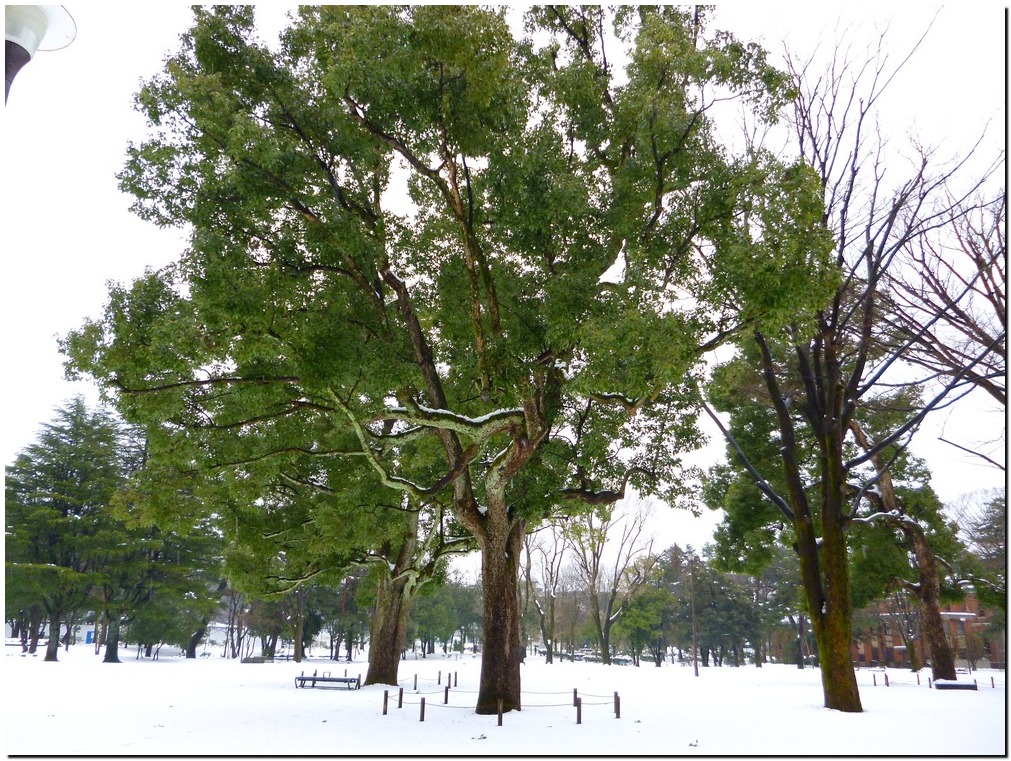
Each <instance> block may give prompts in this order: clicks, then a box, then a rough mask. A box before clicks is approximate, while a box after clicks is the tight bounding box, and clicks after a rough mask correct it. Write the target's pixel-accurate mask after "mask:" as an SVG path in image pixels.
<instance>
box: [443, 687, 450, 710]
mask: <svg viewBox="0 0 1011 761" xmlns="http://www.w3.org/2000/svg"><path fill="white" fill-rule="evenodd" d="M442 704H443V705H449V685H448V684H447V685H446V696H445V697H444V698H443V700H442Z"/></svg>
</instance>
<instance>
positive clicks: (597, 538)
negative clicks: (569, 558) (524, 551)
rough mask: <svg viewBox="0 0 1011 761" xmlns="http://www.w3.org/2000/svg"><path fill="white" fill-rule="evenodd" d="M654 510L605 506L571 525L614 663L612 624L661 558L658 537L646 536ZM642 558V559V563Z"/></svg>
mask: <svg viewBox="0 0 1011 761" xmlns="http://www.w3.org/2000/svg"><path fill="white" fill-rule="evenodd" d="M651 512H652V508H651V506H649V505H645V504H643V503H641V502H637V503H636V504H635V507H634V511H630V512H628V513H618V514H614V513H613V512H612V511H611V510H610V509H601V510H597V511H595V512H593V513H588V514H586V515H583V516H580V517H578V518H576V519H574V520H573V521H571V522H570V523H569V524H568V525H567V526H566V538H567V541H568V545H569V547H571V549H572V555H573V557H574V559H575V566H576V569H577V571H578V573H579V575H580V577H581V579H582V582H583V586H584V589H585V591H586V597H587V599H588V601H589V604H590V622H591V624H592V625H593V628H594V630H595V631H596V635H597V642H598V644H599V645H600V659H601V661H602V662H603V663H605V664H609V663H610V662H611V652H610V650H611V627H612V626H613V624H614V622H615V621H617V620H618V617H619V616H621V614H622V612H623V610H624V607H625V604H626V603H627V602H628V599H629V598H630V597H631V596H632V594H633V593H634V592H635V591H636V590H637V589H638V588H639V587H641V586H642V585H643V584H644V583H645V581H646V579H647V577H648V575H649V571H650V569H651V568H652V567H653V565H654V564H655V562H656V557H655V556H654V555H653V553H652V549H653V539H652V537H647V536H644V531H645V528H646V525H647V523H648V521H649V517H650V514H651ZM618 531H620V535H616V534H617V532H618ZM640 561H643V562H640Z"/></svg>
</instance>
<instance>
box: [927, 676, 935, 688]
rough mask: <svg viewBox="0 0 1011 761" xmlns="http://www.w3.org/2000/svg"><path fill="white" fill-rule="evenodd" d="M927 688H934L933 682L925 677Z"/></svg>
mask: <svg viewBox="0 0 1011 761" xmlns="http://www.w3.org/2000/svg"><path fill="white" fill-rule="evenodd" d="M927 686H928V687H930V688H931V689H933V688H934V681H933V680H932V679H931V678H930V677H929V676H928V677H927Z"/></svg>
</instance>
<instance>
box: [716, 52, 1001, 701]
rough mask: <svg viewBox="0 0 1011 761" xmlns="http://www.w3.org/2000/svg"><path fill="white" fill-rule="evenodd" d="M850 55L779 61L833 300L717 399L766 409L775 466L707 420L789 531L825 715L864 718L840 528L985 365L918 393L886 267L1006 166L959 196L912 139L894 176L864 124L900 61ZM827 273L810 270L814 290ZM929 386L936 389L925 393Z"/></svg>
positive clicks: (759, 344) (776, 337) (761, 353)
mask: <svg viewBox="0 0 1011 761" xmlns="http://www.w3.org/2000/svg"><path fill="white" fill-rule="evenodd" d="M843 50H844V48H843V47H842V45H841V44H838V45H837V46H836V48H835V49H834V51H833V53H832V54H831V60H830V61H829V62H828V65H827V66H824V67H823V66H822V65H821V64H819V63H816V59H815V57H813V56H812V57H811V58H808V59H806V60H805V59H799V58H797V57H796V56H792V55H788V57H787V65H788V69H789V71H790V72H791V74H792V76H793V78H794V81H795V84H796V86H797V89H798V92H799V96H798V99H797V100H796V103H795V110H794V113H793V116H792V120H791V121H792V125H793V127H794V131H795V146H796V150H797V151H799V153H800V154H801V156H802V157H803V159H804V163H805V164H806V165H807V166H809V167H811V168H812V169H813V170H814V171H815V172H817V174H818V176H819V178H820V180H821V184H822V188H823V199H824V207H825V208H824V223H825V225H826V227H827V228H828V229H829V230H830V231H831V232H832V235H833V237H834V242H835V274H834V278H835V282H834V285H833V289H832V293H831V295H830V297H829V298H828V299H827V301H826V303H825V305H824V307H822V308H821V309H819V310H817V311H816V312H814V313H813V314H811V315H810V317H809V319H808V320H807V321H805V322H799V321H798V322H797V323H795V324H794V325H793V326H792V327H790V328H788V329H786V330H783V331H780V332H771V331H762V330H756V331H754V333H753V335H752V338H753V342H742V343H741V344H740V348H741V351H742V354H741V356H740V357H739V358H738V359H737V360H736V366H737V367H738V368H740V373H739V375H740V376H741V377H746V378H747V380H746V381H745V382H743V383H739V384H738V390H737V391H736V392H730V393H727V392H724V398H723V400H722V402H721V403H722V405H723V409H725V410H726V411H733V410H742V409H744V407H745V405H750V409H752V410H753V411H754V410H755V409H756V407H758V408H761V407H764V408H765V410H766V414H767V417H766V418H765V419H766V421H767V423H768V425H769V426H770V428H769V433H770V437H766V440H765V441H759V442H757V443H756V442H755V441H754V439H753V440H752V447H753V449H754V450H756V451H752V452H751V454H752V455H757V454H759V451H757V450H760V451H761V452H762V453H764V452H766V450H767V448H768V446H769V441H770V439H771V440H773V441H774V442H775V444H776V446H777V447H778V452H777V454H776V457H777V458H778V461H779V462H778V464H777V465H776V466H771V465H769V464H768V463H770V462H771V460H769V459H766V460H765V463H766V464H765V465H763V464H762V462H761V461H760V460H759V459H755V460H754V462H752V460H751V459H750V458H749V453H748V452H747V451H745V449H744V448H743V447H742V445H741V443H740V442H739V441H737V440H736V438H735V437H734V435H733V434H732V433H731V431H730V430H728V429H727V428H726V427H725V426H724V425H723V422H722V421H720V420H719V418H718V417H717V416H716V415H715V413H713V412H712V411H711V410H710V413H711V414H710V416H711V417H712V419H713V420H714V421H715V422H716V423H717V425H718V426H720V427H721V429H722V430H723V432H724V433H725V434H726V436H727V438H728V443H729V444H730V447H731V449H732V450H733V451H734V452H735V454H736V456H737V457H738V459H739V460H740V463H741V467H742V468H743V469H744V470H745V471H746V472H747V473H748V476H749V478H750V480H751V481H752V482H753V483H754V484H755V485H756V486H757V487H758V488H759V490H760V491H761V492H762V494H763V495H764V496H765V498H766V499H767V500H768V501H769V502H771V503H772V504H773V505H775V507H776V508H777V509H778V511H779V512H780V514H781V516H782V517H783V518H785V519H786V521H787V523H788V525H789V526H790V528H791V531H792V540H793V543H794V546H795V549H796V551H797V553H798V556H799V558H800V567H801V579H802V586H803V589H804V594H805V598H806V607H807V612H808V615H809V616H810V622H811V627H812V630H813V632H814V635H815V640H816V642H817V644H818V651H819V661H820V666H821V674H822V687H823V690H824V694H825V706H826V707H827V708H834V709H838V710H842V711H850V712H858V711H861V710H862V707H861V703H860V696H859V692H858V690H857V684H856V678H855V675H854V673H853V667H852V662H851V660H850V641H851V629H852V625H851V617H852V602H851V597H850V578H849V566H848V562H849V561H848V547H847V529H848V527H849V526H850V525H851V524H852V522H853V520H854V519H855V518H857V517H858V515H859V513H858V511H859V510H860V509H861V508H862V507H864V508H866V506H867V505H868V504H871V502H870V501H869V498H871V497H878V498H880V493H879V492H878V489H879V488H880V483H881V478H882V476H883V475H884V474H885V473H886V472H887V471H888V470H889V469H890V468H891V467H892V465H893V464H894V463H895V462H896V460H897V459H898V458H900V457H901V456H902V454H903V452H904V451H905V449H906V447H908V444H909V442H910V439H911V437H912V435H913V434H914V433H915V431H916V430H917V428H918V427H919V426H920V424H921V423H922V421H923V420H924V418H925V417H926V415H927V414H929V413H930V412H931V411H933V410H936V409H941V408H943V407H944V406H946V405H949V404H951V403H952V400H953V399H954V398H957V396H958V394H959V393H960V392H961V391H963V390H965V389H966V388H967V387H968V386H969V385H971V382H972V381H971V378H970V376H971V374H973V373H977V372H978V367H979V366H980V364H981V363H983V362H985V361H986V359H987V357H989V356H990V348H989V347H987V348H985V349H981V350H980V351H979V352H977V353H976V354H974V355H972V356H968V357H967V358H966V360H965V362H963V363H962V365H961V367H960V368H959V369H958V370H956V371H954V372H952V373H950V374H949V375H947V376H946V377H945V378H943V379H942V380H941V382H940V383H939V384H934V385H933V386H932V387H929V386H926V385H925V384H926V382H927V381H929V380H933V378H932V377H931V378H924V377H922V376H921V377H910V373H909V372H908V365H907V364H906V363H905V362H904V360H905V358H906V356H907V355H908V354H909V353H910V352H911V347H912V345H913V342H912V341H911V340H910V341H905V342H895V341H894V340H892V337H891V336H888V335H886V333H887V332H888V325H887V323H886V322H885V321H884V320H883V314H884V313H885V312H884V310H885V306H886V305H887V303H888V300H887V298H885V288H886V287H887V285H888V279H887V273H888V272H889V271H891V270H893V268H894V267H896V266H898V265H897V262H898V261H900V257H901V255H902V253H903V252H907V251H909V250H911V248H912V247H915V246H916V245H917V242H918V241H920V240H924V239H929V236H931V235H932V234H934V233H935V231H938V230H940V229H941V228H943V227H945V226H946V225H948V224H949V223H950V221H951V220H952V219H958V218H961V217H962V216H964V215H966V214H968V213H969V212H970V211H972V209H973V208H974V207H973V204H972V202H971V201H970V199H971V198H973V197H974V196H976V195H977V193H978V192H979V190H980V188H981V187H983V186H984V184H985V183H986V182H987V181H988V180H989V178H990V177H991V176H992V175H993V174H994V173H995V171H996V169H997V168H998V166H999V165H1000V164H1001V163H1002V160H1003V159H1000V160H998V161H995V162H993V164H992V165H991V166H990V167H988V168H987V169H986V170H985V171H984V172H983V173H982V175H981V176H980V177H979V178H978V179H977V180H975V181H974V182H971V183H969V185H970V186H969V187H968V188H967V189H966V190H965V192H963V193H962V194H960V195H957V196H955V195H952V194H951V192H950V189H951V188H953V187H955V186H956V184H957V183H956V182H955V180H956V178H959V179H960V178H961V176H962V174H963V173H964V172H963V169H964V168H965V166H966V163H965V162H966V159H965V158H963V159H959V160H954V161H950V162H947V163H945V162H938V161H937V160H936V157H935V156H934V155H933V154H932V152H931V151H930V150H928V149H927V148H925V147H923V146H919V145H916V144H909V145H908V146H906V148H907V149H909V151H910V152H911V155H910V157H909V161H908V165H907V166H908V168H907V169H906V170H905V172H904V173H903V170H902V168H901V166H900V163H901V161H902V152H898V151H895V150H893V149H891V148H890V147H889V146H887V145H886V144H885V143H884V141H883V139H882V138H881V136H880V134H879V133H877V132H876V130H875V129H874V124H873V120H874V114H875V110H876V107H877V104H878V101H879V99H880V97H881V96H882V93H883V92H884V91H885V90H886V89H887V87H888V85H889V83H890V82H892V81H893V79H894V77H895V74H896V73H897V72H898V71H899V70H900V69H901V68H902V65H903V64H904V63H905V61H906V60H908V58H909V57H908V56H907V57H906V58H905V59H904V60H903V61H900V63H899V64H898V65H897V66H892V65H890V64H889V63H888V56H887V55H886V53H885V45H884V39H883V38H882V39H880V40H879V43H878V48H877V50H876V51H874V50H872V51H869V55H868V56H867V57H866V58H865V59H864V61H863V62H860V61H855V60H854V59H853V58H852V57H849V54H846V53H844V52H843ZM913 52H915V48H914V51H913ZM911 54H912V52H911V53H910V55H911ZM893 178H898V181H896V180H895V179H893ZM822 276H823V273H813V275H812V287H816V285H817V284H818V282H819V280H818V278H819V277H822ZM749 374H750V375H749ZM757 378H761V382H760V384H755V383H754V381H755V380H756V379H757ZM756 386H760V388H756ZM925 387H929V388H931V393H930V394H928V395H927V397H926V398H924V399H923V400H919V393H918V391H919V389H922V388H925ZM735 393H736V394H737V396H736V397H735V396H734V394H735ZM749 395H750V396H749ZM883 396H888V397H890V398H903V399H905V400H907V401H908V402H909V403H910V406H909V407H908V408H906V409H900V408H896V409H894V410H893V411H894V413H895V414H894V417H893V419H892V420H891V422H890V424H889V426H888V430H887V431H885V432H883V433H882V434H881V435H879V436H877V437H876V438H875V440H874V441H873V443H872V445H871V446H870V447H869V448H866V449H861V448H859V447H854V444H853V441H852V438H851V436H852V434H853V425H852V424H853V423H854V422H855V421H857V420H859V419H860V416H861V415H862V414H864V412H865V411H866V410H868V409H874V408H875V406H876V405H877V404H878V403H879V402H880V401H881V399H882V397H883ZM741 425H744V422H743V420H742V421H741ZM731 427H733V423H732V425H731ZM755 463H758V464H757V465H756V464H755ZM761 469H764V470H766V472H765V473H764V474H763V472H761ZM774 471H778V472H775V477H773V473H774ZM873 509H874V508H873V505H872V510H873Z"/></svg>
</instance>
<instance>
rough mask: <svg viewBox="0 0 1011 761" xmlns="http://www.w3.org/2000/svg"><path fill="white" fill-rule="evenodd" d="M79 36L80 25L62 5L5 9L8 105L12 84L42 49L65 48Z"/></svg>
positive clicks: (6, 7)
mask: <svg viewBox="0 0 1011 761" xmlns="http://www.w3.org/2000/svg"><path fill="white" fill-rule="evenodd" d="M75 37H77V24H75V23H74V18H73V16H71V15H70V14H69V13H68V12H67V9H66V8H64V7H63V6H62V5H5V6H4V75H5V77H4V78H5V80H6V81H5V84H4V105H6V104H7V96H8V95H10V92H11V82H13V81H14V77H16V76H17V74H18V72H19V71H21V69H22V68H23V67H24V65H25V64H26V63H28V62H29V61H30V60H32V58H34V57H35V53H36V52H37V51H39V50H43V51H47V50H59V49H60V48H65V47H67V45H69V44H70V43H71V42H73V41H74V38H75Z"/></svg>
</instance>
